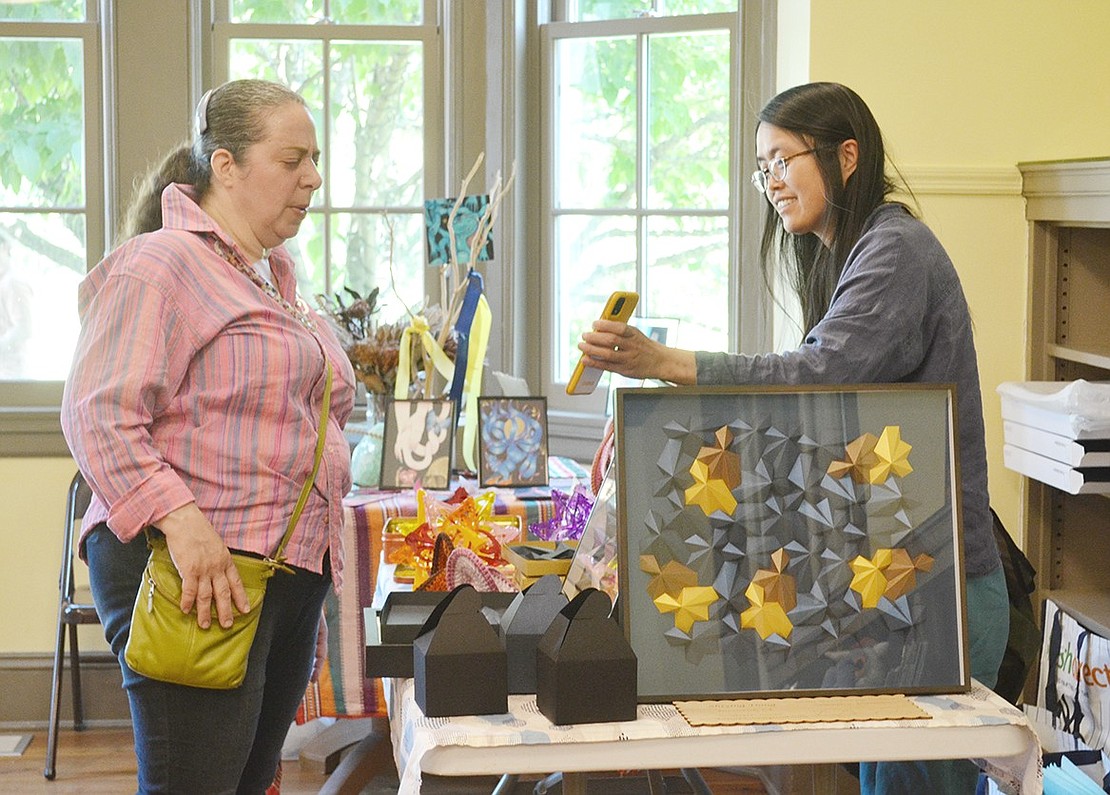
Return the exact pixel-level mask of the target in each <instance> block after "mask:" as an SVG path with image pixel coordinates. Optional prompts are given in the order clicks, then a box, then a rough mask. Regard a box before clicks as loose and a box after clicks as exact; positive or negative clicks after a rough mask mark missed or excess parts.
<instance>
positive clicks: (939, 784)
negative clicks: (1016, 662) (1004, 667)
mask: <svg viewBox="0 0 1110 795" xmlns="http://www.w3.org/2000/svg"><path fill="white" fill-rule="evenodd" d="M967 624H968V627H967V629H968V641H969V646H970V651H971V675H972V676H973V677H974V678H975V679H976V680H978V681H979V682H981V683H982V684H984V685H986V686H987V687H994V684H995V682H996V681H997V679H998V666H999V665H1000V664H1001V663H1002V655H1003V653H1004V652H1005V651H1006V638H1007V636H1008V635H1009V633H1010V602H1009V598H1008V597H1007V595H1006V576H1005V574H1003V572H1002V567H1001V566H1000V567H999V568H998V569H997V570H996V571H994V572H992V573H991V574H985V575H983V576H982V577H969V578H968V580H967ZM859 773H860V792H861V795H895V793H926V792H927V793H930V795H941V793H948V794H949V795H973V793H974V792H975V791H976V786H977V785H978V781H979V768H978V767H976V766H975V765H974V764H972V763H971V762H968V761H967V760H946V761H930V762H863V763H861V764H860V766H859Z"/></svg>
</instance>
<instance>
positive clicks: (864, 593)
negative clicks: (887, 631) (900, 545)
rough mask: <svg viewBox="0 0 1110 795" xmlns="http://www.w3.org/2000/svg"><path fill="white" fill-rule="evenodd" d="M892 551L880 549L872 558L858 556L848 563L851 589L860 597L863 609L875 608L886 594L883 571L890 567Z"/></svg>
mask: <svg viewBox="0 0 1110 795" xmlns="http://www.w3.org/2000/svg"><path fill="white" fill-rule="evenodd" d="M891 560H892V550H889V549H880V550H879V551H878V552H876V553H875V555H874V557H871V558H865V557H864V556H863V555H859V556H857V557H856V558H854V559H853V560H852V561H850V562H849V563H848V565H849V566H850V567H851V569H852V572H853V574H854V576H853V577H852V584H851V586H850V587H851V589H852V590H853V591H855V592H856V593H858V594H859V595H860V601H861V602H862V604H863V606H864V607H877V606H878V604H879V600H880V599H882V598H883V594H884V593H886V586H887V581H886V575H885V574H883V569H885V568H886V567H887V566H889V565H890V562H891Z"/></svg>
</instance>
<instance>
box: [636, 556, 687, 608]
mask: <svg viewBox="0 0 1110 795" xmlns="http://www.w3.org/2000/svg"><path fill="white" fill-rule="evenodd" d="M697 584H698V575H697V573H696V572H695V571H694V570H693V569H691V568H689V567H687V566H683V565H682V564H681V563H679V562H678V561H677V560H672V561H671V562H670V563H667V564H666V565H664V566H663V567H662V568H660V569H659V573H658V574H657V575H656V576H655V577H652V579H651V582H649V583H648V587H647V592H648V593H649V594H650V595H651V598H652V599H657V598H658V597H659V596H660V595H662V594H665V593H669V594H671V595H672V596H677V594H678V593H679V592H680V591H681V590H682V589H683V588H690V587H692V586H695V585H697Z"/></svg>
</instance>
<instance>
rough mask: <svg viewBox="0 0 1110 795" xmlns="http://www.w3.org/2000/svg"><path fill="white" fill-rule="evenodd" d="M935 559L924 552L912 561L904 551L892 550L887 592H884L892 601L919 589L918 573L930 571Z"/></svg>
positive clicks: (887, 573) (887, 571) (887, 570)
mask: <svg viewBox="0 0 1110 795" xmlns="http://www.w3.org/2000/svg"><path fill="white" fill-rule="evenodd" d="M932 568H933V559H932V558H931V557H929V556H928V555H926V554H925V553H924V552H923V553H921V554H920V555H918V556H917V557H915V558H913V559H911V558H910V553H909V552H907V551H906V550H904V549H894V550H891V559H890V563H889V564H888V565H887V567H886V571H885V572H884V574H885V575H886V590H885V591H884V592H883V596H885V597H886V598H887V599H889V600H890V601H892V602H893V601H894V600H895V599H897V598H898V597H900V596H905V595H906V594H908V593H909V592H910V591H912V590H913V589H914V588H916V587H917V572H919V571H921V572H926V571H930V570H931V569H932Z"/></svg>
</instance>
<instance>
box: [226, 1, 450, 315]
mask: <svg viewBox="0 0 1110 795" xmlns="http://www.w3.org/2000/svg"><path fill="white" fill-rule="evenodd" d="M439 5H440V4H439V3H438V2H437V0H422V6H423V17H424V21H423V22H422V23H421V24H418V25H403V24H357V23H337V22H330V21H329V22H326V23H320V22H305V23H280V22H259V23H255V22H231V21H230V19H229V8H230V0H215V2H214V4H213V20H212V25H211V41H210V46H209V48H208V49H209V52H210V53H211V58H210V64H211V71H210V72H209V73H207V74H206V75H205V78H206V80H205V83H206V86H207V85H214V86H216V85H221V84H222V83H224V82H226V81H227V80H228V79H230V77H229V75H230V62H229V59H230V44H231V42H232V41H244V40H254V39H258V40H266V39H275V40H276V39H287V40H288V39H296V40H303V41H313V42H320V43H321V44H322V45H324V70H323V77H322V80H323V88H322V94H323V97H324V107H323V108H321V109H320V112H321V120H322V125H323V126H322V129H320V130H318V131H317V139H318V141H319V145H320V149H321V161H322V162H323V163H325V164H326V167H327V168H328V169H330V168H331V167H332V163H333V160H332V158H331V152H330V128H331V119H330V117H328V115H327V114H326V110H327V107H328V97H329V96H330V90H331V88H330V84H331V71H330V69H329V68H328V64H329V60H328V55H327V54H328V51H329V50H328V48H329V46H330V45H331V44H333V43H335V42H348V41H353V42H359V41H362V42H379V41H405V42H419V43H420V44H421V46H422V47H423V52H424V70H423V80H424V104H423V114H424V116H423V121H424V141H423V146H424V155H423V157H424V170H423V192H424V195H423V198H424V199H427V198H431V197H433V196H439V195H444V194H442V193H440V192H437V191H440V190H442V186H443V185H444V184H445V183H446V180H445V157H444V146H443V141H444V140H446V118H445V112H444V111H445V101H444V86H443V75H444V73H445V66H444V59H445V49H446V48H445V42H444V35H443V30H444V26H443V25H442V24H441V20H440V8H439ZM208 78H210V79H208ZM323 176H324V184H323V187H322V189H321V190H320V191H319V192H318V194H317V196H316V197H315V198H314V200H313V211H314V212H315V213H317V214H318V215H319V216H320V217H321V219H322V224H323V230H324V234H323V251H324V254H323V256H324V262H323V263H322V266H323V269H324V273H325V280H326V286H327V292H328V293H331V292H333V291H334V290H333V284H332V268H331V263H330V259H331V256H330V255H331V249H332V235H333V234H334V223H335V222H334V219H335V217H336V216H337V215H339V214H343V213H348V214H364V215H371V214H374V213H378V212H382V211H385V212H389V213H391V214H403V215H413V214H419V215H420V216H421V217H423V207H422V206H421V207H416V208H413V207H396V206H386V205H363V206H357V207H356V206H341V205H337V204H334V203H333V201H332V193H331V188H330V185H329V181H328V175H327V174H324V175H323ZM433 273H434V271H432V270H431V269H430V268H428V267H427V266H425V268H424V273H423V275H424V294H425V295H428V296H429V297H430V299H431V300H432V301H439V300H440V296H439V288H440V285H439V281H438V280H437V279H434V278H431V275H432V274H433ZM379 286H381V287H382V288H383V289H384V288H386V287H387V285H379Z"/></svg>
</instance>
